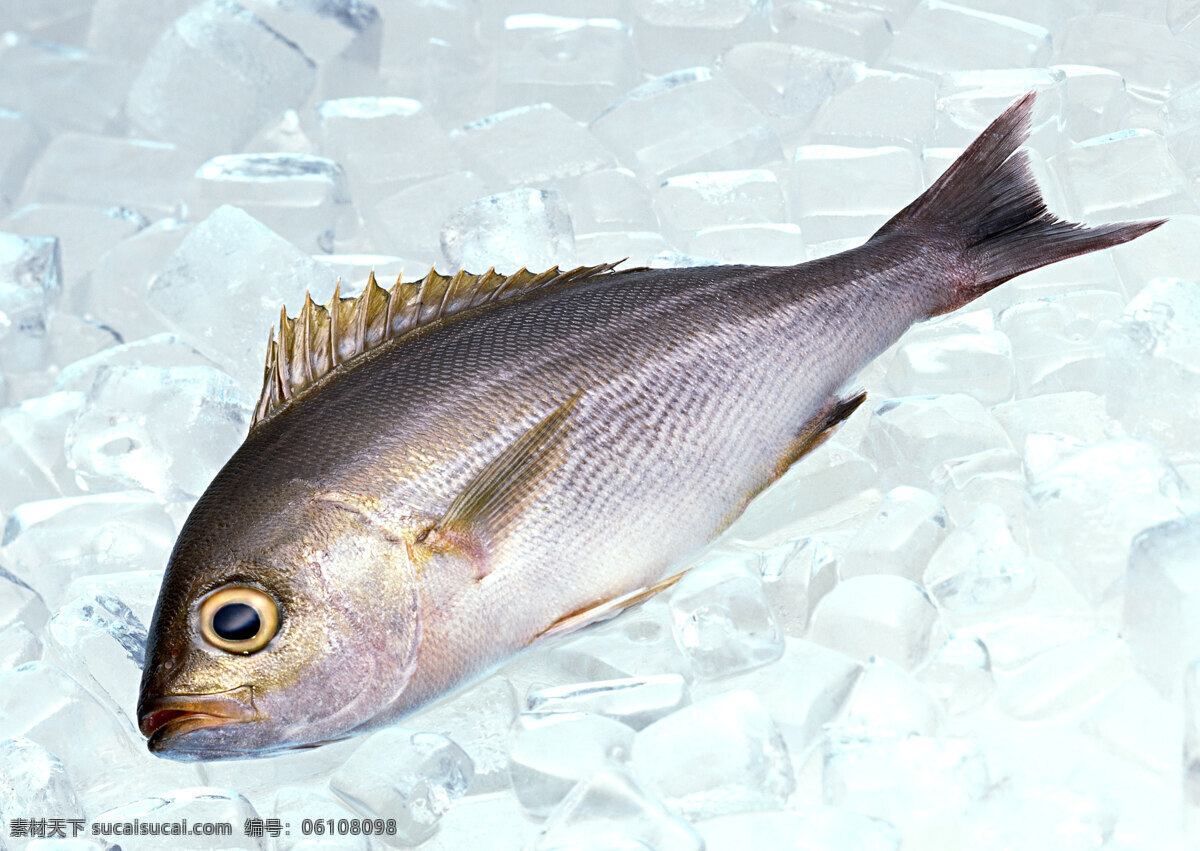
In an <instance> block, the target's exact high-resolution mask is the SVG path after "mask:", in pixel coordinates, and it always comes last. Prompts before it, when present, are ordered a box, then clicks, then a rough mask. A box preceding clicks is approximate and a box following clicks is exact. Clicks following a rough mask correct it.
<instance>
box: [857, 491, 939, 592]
mask: <svg viewBox="0 0 1200 851" xmlns="http://www.w3.org/2000/svg"><path fill="white" fill-rule="evenodd" d="M949 524H950V520H949V518H948V517H947V515H946V509H945V506H943V505H942V501H941V500H940V499H938V498H937V497H936V496H934V495H933V494H931V493H930V492H929V491H926V490H921V489H920V488H914V487H909V486H908V485H901V486H899V487H897V488H893V489H892V490H890V491H888V493H887V495H886V496H885V497H884V499H883V502H881V503H880V504H879V506H878V507H877V508H876V509H875V511H874V513H873V514H871V515H870V516H869V517H868V518H867V520H866V521H865V522H864V523H863V524H862V526H860V527H859V530H858V533H857V534H856V535H855V536H854V538H853V539H852V540H851V541H850V542H849V544H848V545H847V547H846V550H845V552H844V553H843V554H842V556H841V558H840V559H839V560H838V575H839V576H841V577H842V578H843V579H849V578H850V577H852V576H867V575H870V574H876V573H890V574H893V575H895V576H903V577H904V578H905V579H911V580H913V581H914V582H916V581H919V580H920V578H921V575H922V574H923V572H924V571H925V566H926V565H927V564H928V563H929V558H930V557H931V556H932V555H933V553H934V550H936V549H937V547H938V545H939V544H940V543H941V542H942V540H943V539H944V538H945V537H946V529H947V527H948V526H949Z"/></svg>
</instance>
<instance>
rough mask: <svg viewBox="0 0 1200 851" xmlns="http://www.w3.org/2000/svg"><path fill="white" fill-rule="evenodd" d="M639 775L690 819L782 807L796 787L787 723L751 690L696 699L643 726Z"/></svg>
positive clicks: (636, 745)
mask: <svg viewBox="0 0 1200 851" xmlns="http://www.w3.org/2000/svg"><path fill="white" fill-rule="evenodd" d="M633 773H634V777H635V778H637V779H638V780H639V781H641V782H642V783H643V784H644V785H645V786H646V788H648V789H649V790H650V791H651V792H653V793H655V794H656V795H658V796H659V797H660V798H662V800H663V801H665V802H666V803H667V805H668V806H670V807H671V808H672V809H675V810H678V811H679V812H682V813H683V814H684V815H686V816H688V817H689V818H707V817H710V816H716V815H723V814H725V813H735V812H742V811H746V810H771V809H779V808H781V807H782V806H783V804H784V802H785V801H786V800H787V797H788V795H790V794H791V793H792V790H793V789H794V788H795V778H794V776H793V774H792V765H791V762H790V761H789V759H788V752H787V746H786V745H785V744H784V742H783V738H782V736H781V735H780V733H779V729H778V728H777V727H776V726H775V722H774V721H773V720H772V719H771V716H770V715H768V714H767V711H766V709H764V708H763V705H762V703H760V702H759V700H758V698H756V697H755V696H754V695H753V694H752V693H751V692H748V691H735V692H731V693H729V694H724V695H720V696H717V697H712V698H709V699H707V700H704V701H700V702H698V703H694V704H692V705H691V706H688V707H685V708H683V709H681V710H680V711H678V712H676V713H674V714H673V715H669V716H667V717H666V718H664V719H663V720H661V721H658V722H657V723H654V724H651V725H650V726H649V727H647V728H646V729H644V730H642V731H641V732H640V733H638V734H637V738H635V739H634V741H633Z"/></svg>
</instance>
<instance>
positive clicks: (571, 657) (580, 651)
mask: <svg viewBox="0 0 1200 851" xmlns="http://www.w3.org/2000/svg"><path fill="white" fill-rule="evenodd" d="M548 662H549V665H550V667H551V669H552V670H553V671H554V672H555V673H556V674H558V675H559V676H562V677H564V678H565V680H566V682H573V683H580V682H589V681H594V680H612V679H621V678H625V677H639V676H650V675H657V674H665V673H676V674H683V673H685V672H687V662H686V660H685V659H684V657H683V654H682V653H681V652H680V650H679V645H678V644H677V643H676V642H675V639H674V632H673V630H672V623H671V614H670V612H669V611H668V610H667V606H666V604H665V603H664V602H662V601H661V600H651V601H650V602H649V603H647V604H646V605H643V606H641V607H639V608H638V609H636V610H635V611H631V612H628V613H626V614H625V615H622V616H621V617H620V618H617V619H616V620H615V621H613V622H612V623H611V624H605V625H603V626H599V627H596V628H594V629H590V630H588V631H587V632H586V633H584V634H583V635H581V636H580V637H578V638H576V639H574V640H572V641H569V642H567V643H565V644H561V645H559V646H557V647H555V648H553V649H552V650H551V651H550V654H549V660H548Z"/></svg>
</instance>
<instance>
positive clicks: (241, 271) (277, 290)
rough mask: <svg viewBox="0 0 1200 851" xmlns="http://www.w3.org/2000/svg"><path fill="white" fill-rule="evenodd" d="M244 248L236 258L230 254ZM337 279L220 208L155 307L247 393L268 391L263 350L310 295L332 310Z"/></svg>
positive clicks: (185, 246)
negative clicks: (276, 327)
mask: <svg viewBox="0 0 1200 851" xmlns="http://www.w3.org/2000/svg"><path fill="white" fill-rule="evenodd" d="M232 243H236V244H237V245H238V246H239V249H238V251H237V252H236V253H232V252H228V251H225V250H223V249H222V246H226V245H229V244H232ZM335 277H336V276H335V275H334V274H333V272H331V271H330V270H329V269H327V268H325V267H323V266H321V265H320V264H318V263H317V262H315V261H314V260H313V259H312V258H311V257H310V256H308V255H305V254H302V253H301V252H300V251H299V250H297V249H296V248H295V247H294V246H293V245H291V244H290V243H288V242H286V241H285V240H284V239H283V238H282V237H280V236H279V235H278V234H276V233H275V232H274V231H272V230H270V229H269V228H267V227H266V226H264V225H262V224H261V223H259V222H258V221H256V220H255V219H254V218H252V217H251V216H249V215H247V214H246V213H244V212H243V211H242V210H239V209H238V208H237V207H228V206H226V207H219V208H218V209H217V210H216V211H215V212H213V214H212V215H210V216H209V217H208V218H206V219H205V220H204V221H202V222H200V223H199V224H198V225H196V226H195V227H194V228H192V230H191V232H190V233H189V234H188V235H187V236H186V237H185V238H184V240H183V242H182V243H181V244H180V246H179V248H178V249H177V250H176V251H175V253H174V254H172V255H171V258H170V260H169V261H168V262H167V265H166V267H165V268H164V269H163V270H162V271H161V272H160V273H159V275H158V276H157V277H156V278H155V279H154V280H153V281H152V282H151V284H150V291H149V295H148V298H147V300H148V301H149V303H150V306H151V307H152V308H153V309H154V310H156V311H157V312H158V313H159V314H160V315H161V316H162V318H163V319H164V320H165V321H166V322H167V323H168V324H169V325H170V326H171V328H172V329H173V330H174V331H175V332H176V333H177V334H179V335H180V337H181V338H183V340H184V341H185V342H187V343H189V344H190V345H192V346H195V347H196V349H198V350H199V351H200V352H203V353H204V354H205V355H207V356H208V357H210V358H212V359H213V360H214V361H215V362H217V363H218V364H220V365H221V366H222V367H223V368H224V369H225V370H226V371H228V372H229V374H230V375H232V376H233V378H234V379H235V380H236V381H237V382H238V385H239V386H240V387H242V388H244V389H245V391H246V392H247V393H253V394H257V393H258V391H259V387H260V385H261V383H262V369H263V367H262V363H263V345H264V342H265V341H266V334H267V332H268V330H269V329H270V328H271V326H272V325H273V324H275V323H276V322H278V320H279V307H280V305H286V306H287V307H288V309H289V311H291V313H292V314H293V315H294V314H296V313H297V312H298V311H299V309H300V306H301V305H302V303H303V296H304V292H305V290H308V291H309V292H311V293H312V294H313V298H314V299H315V300H317V301H322V302H324V301H325V300H327V299H328V298H329V296H330V295H332V294H333V285H334V280H335Z"/></svg>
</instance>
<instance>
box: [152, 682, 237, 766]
mask: <svg viewBox="0 0 1200 851" xmlns="http://www.w3.org/2000/svg"><path fill="white" fill-rule="evenodd" d="M257 717H258V710H257V709H255V708H254V688H253V686H238V687H237V688H235V689H230V690H229V691H223V692H217V693H215V694H171V695H166V696H164V697H156V698H153V699H151V700H148V701H146V703H145V704H144V705H143V706H142V707H141V712H140V714H139V718H138V728H139V729H140V730H141V731H142V735H143V736H145V737H146V738H147V739H148V740H149V741H148V743H147V744H149V746H150V749H151V750H158V749H160V748H161V747H163V745H164V743H166V742H167V741H169V740H171V739H175V738H178V737H179V736H184V735H187V734H188V733H192V732H194V731H196V730H203V729H205V728H206V727H219V726H222V725H224V724H235V723H239V722H244V721H253V720H254V719H255V718H257Z"/></svg>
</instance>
